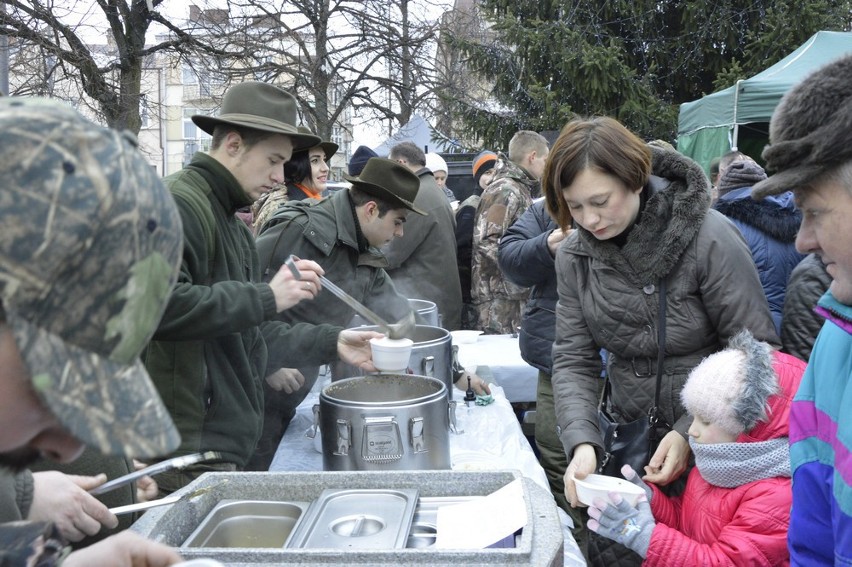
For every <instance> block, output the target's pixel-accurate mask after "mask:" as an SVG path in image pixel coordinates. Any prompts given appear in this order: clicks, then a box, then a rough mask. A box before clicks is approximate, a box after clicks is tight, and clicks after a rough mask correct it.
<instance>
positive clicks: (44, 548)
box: [0, 522, 71, 567]
mask: <svg viewBox="0 0 852 567" xmlns="http://www.w3.org/2000/svg"><path fill="white" fill-rule="evenodd" d="M70 550H71V549H70V548H69V547H66V544H65V542H64V541H63V539H62V536H60V535H59V530H58V529H57V528H56V526H55V525H54V524H51V523H48V522H9V523H4V524H2V525H0V565H4V566H5V565H9V566H14V565H27V566H30V565H32V566H35V567H53V566H54V565H59V564H60V563H61V562H62V560H63V559H64V558H65V556H66V555H67V554H68V552H70Z"/></svg>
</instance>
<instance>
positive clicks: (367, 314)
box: [284, 254, 415, 339]
mask: <svg viewBox="0 0 852 567" xmlns="http://www.w3.org/2000/svg"><path fill="white" fill-rule="evenodd" d="M296 260H298V258H296V257H295V256H293V255H292V254H291V255H290V257H289V258H287V261H286V262H284V264H285V265H286V266H287V267H288V268H290V272H291V273H292V274H293V277H294V278H296V279H297V280H301V279H302V272H300V271H299V268H297V267H296ZM319 279H320V283H321V284H322V287H324V288H325V289H327V290H328V291H330V292H331V293H333V294H334V295H336V296H337V297H338V298H340V299H341V300H342V301H343V302H344V303H345V304H346V305H348V306H349V307H351V308H352V309H354V310H355V311H357V312H358V314H359V315H361V316H363V317H364V318H365V319H367V320H368V321H370V322H371V323H373V324H374V325H377V326H378V327H379V328H381V329H382V331H384V332H385V333H386V334H387V336H388V337H389V338H391V339H405V338H411V336H412V334H413V333H414V327H415V319H414V311H409V312H408V315H406V316H405V317H403V318H402V319H400V320H399V321H397V322H396V323H393V324H391V323H388V322H387V321H385V320H384V319H382V318H381V317H379V316H378V315H376V314H375V313H374V312H373V311H372V310H370V309H368V308H367V307H366V306H365V305H364V304H362V303H361V302H360V301H358V300H357V299H355V298H354V297H352V296H351V295H349V294H348V293H346V292H345V291H343V290H342V289H340V288H339V287H337V285H335V284H334V283H332V282H331V280H329V279H328V278H326V277H325V276H320V277H319Z"/></svg>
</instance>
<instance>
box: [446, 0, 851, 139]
mask: <svg viewBox="0 0 852 567" xmlns="http://www.w3.org/2000/svg"><path fill="white" fill-rule="evenodd" d="M805 4H806V5H803V4H802V3H801V2H797V1H796V0H775V1H772V0H718V1H717V0H713V1H709V0H694V1H683V0H681V1H676V0H675V1H671V0H603V1H601V0H597V1H585V2H573V1H567V0H541V1H539V0H481V1H480V2H479V10H480V16H481V17H482V18H484V20H485V21H487V22H488V25H489V26H490V34H491V37H492V38H493V39H492V41H486V42H482V41H476V40H470V39H467V38H466V36H464V35H453V36H452V37H448V38H445V41H446V43H447V44H448V48H449V49H455V50H458V51H459V52H460V53H461V54H462V59H463V60H464V61H465V64H466V67H467V69H468V70H469V72H472V73H475V74H476V75H477V76H479V77H480V78H481V80H482V81H483V82H486V83H488V84H492V85H493V88H492V89H491V100H488V101H482V100H474V99H472V98H471V97H467V96H465V94H466V93H465V92H463V91H461V90H453V89H448V90H447V91H446V93H445V102H446V103H447V105H448V106H449V108H450V109H451V112H452V113H453V118H454V122H455V123H456V125H457V129H456V130H457V133H458V134H460V135H461V136H462V137H463V138H464V139H467V140H468V141H469V142H470V143H471V144H477V143H481V144H484V145H485V146H486V147H498V148H504V147H506V144H507V142H508V139H509V138H510V137H511V136H512V134H513V133H514V132H515V131H517V130H519V129H530V130H536V131H546V130H558V129H560V128H561V127H562V126H563V125H564V124H565V123H566V122H567V121H568V120H570V119H571V118H572V117H574V116H575V115H578V114H579V115H608V116H612V117H614V118H616V119H618V120H620V121H621V122H623V123H624V124H625V125H627V126H628V127H629V128H631V129H632V130H633V131H635V132H637V133H638V134H640V135H641V136H643V137H645V138H648V139H651V138H662V139H665V140H673V139H674V137H675V134H676V132H677V111H678V105H679V104H680V103H682V102H687V101H690V100H694V99H696V98H699V97H701V96H703V95H704V94H707V93H710V92H713V91H715V90H717V89H718V88H724V87H727V86H729V85H730V84H733V82H734V81H736V79H739V78H745V77H748V76H751V75H753V74H754V73H756V72H758V71H760V70H762V69H764V68H765V67H767V66H768V65H771V64H772V63H775V62H776V61H778V60H779V59H781V58H782V57H784V56H785V55H787V54H788V53H789V52H790V51H792V50H794V49H795V48H796V47H798V46H799V45H800V44H801V43H802V42H804V41H805V40H806V39H807V38H808V37H810V36H811V35H813V34H814V33H815V32H816V31H819V30H821V29H834V30H848V29H849V27H850V13H852V0H815V1H813V2H808V3H805ZM720 82H722V83H726V84H719V83H720Z"/></svg>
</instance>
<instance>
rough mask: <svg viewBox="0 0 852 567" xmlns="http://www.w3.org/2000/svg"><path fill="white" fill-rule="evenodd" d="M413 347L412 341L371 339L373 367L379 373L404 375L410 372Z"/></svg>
mask: <svg viewBox="0 0 852 567" xmlns="http://www.w3.org/2000/svg"><path fill="white" fill-rule="evenodd" d="M413 347H414V341H412V340H411V339H389V338H387V337H385V338H382V339H370V350H372V352H373V366H375V367H376V369H377V370H378V371H379V372H385V373H395V374H404V373H405V371H406V370H408V360H409V359H410V358H411V349H412V348H413Z"/></svg>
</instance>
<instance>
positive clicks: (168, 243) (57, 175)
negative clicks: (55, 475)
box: [0, 98, 183, 458]
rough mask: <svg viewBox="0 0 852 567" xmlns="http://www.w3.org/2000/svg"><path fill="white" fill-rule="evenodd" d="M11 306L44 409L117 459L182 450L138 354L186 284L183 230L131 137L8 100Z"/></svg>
mask: <svg viewBox="0 0 852 567" xmlns="http://www.w3.org/2000/svg"><path fill="white" fill-rule="evenodd" d="M0 147H2V151H0V179H2V185H0V225H2V227H3V230H2V231H0V301H2V307H3V310H4V311H5V313H6V319H7V321H8V323H9V326H10V327H11V329H12V332H13V334H14V336H15V339H16V341H17V345H18V348H19V350H20V351H21V356H22V358H23V360H24V362H25V363H26V365H27V368H28V370H29V372H30V376H31V380H32V385H33V387H34V389H35V391H36V392H37V393H38V395H39V396H40V398H41V399H42V400H43V401H44V402H45V403H46V405H47V406H48V407H49V408H50V409H51V411H52V412H53V413H54V414H56V416H57V417H58V419H59V421H60V423H62V424H63V425H64V426H65V427H66V428H67V429H68V430H69V431H70V432H71V433H73V434H74V435H76V436H77V437H79V438H80V439H81V440H82V441H83V442H85V443H86V444H88V445H91V446H93V447H95V448H96V449H98V450H100V451H101V452H103V453H106V454H124V455H127V456H130V457H143V458H145V457H156V456H160V455H165V454H168V453H169V452H171V451H172V450H173V449H174V448H175V447H176V446H177V444H178V442H179V440H180V437H179V435H178V433H177V430H176V429H175V426H174V423H173V422H172V420H171V418H170V416H169V414H168V411H167V410H166V408H165V406H164V405H163V403H162V400H161V399H160V397H159V395H158V394H157V391H156V389H155V388H154V385H153V383H152V382H151V379H150V378H149V376H148V373H147V371H146V370H145V367H144V366H143V365H142V363H141V362H140V360H139V354H140V353H141V351H142V349H143V348H145V345H146V344H147V343H148V341H149V340H150V339H151V336H152V335H153V333H154V330H155V329H156V327H157V324H158V322H159V319H160V316H161V315H162V313H163V310H164V309H165V306H166V302H167V300H168V297H169V294H170V292H171V289H172V286H173V285H174V283H175V281H176V278H177V269H178V266H179V263H180V258H181V252H182V245H183V237H182V228H181V224H180V217H179V216H178V212H177V209H176V208H175V205H174V202H173V201H172V198H171V196H170V195H169V193H168V191H166V189H165V188H164V186H163V184H162V182H161V181H160V179H159V178H158V176H157V174H156V172H155V171H154V170H153V168H151V166H150V165H148V163H147V162H146V160H145V159H144V158H143V156H142V155H141V154H140V153H139V152H138V150H137V149H136V144H135V141H134V140H133V139H132V136H128V135H125V134H122V133H119V132H117V131H114V130H110V129H107V128H103V127H100V126H97V125H95V124H93V123H91V122H89V121H87V120H86V119H84V118H83V117H82V116H80V115H79V114H78V113H77V112H75V111H74V110H73V109H71V108H70V107H67V106H65V105H62V104H60V103H57V102H53V101H49V100H45V99H22V98H3V99H0Z"/></svg>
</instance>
